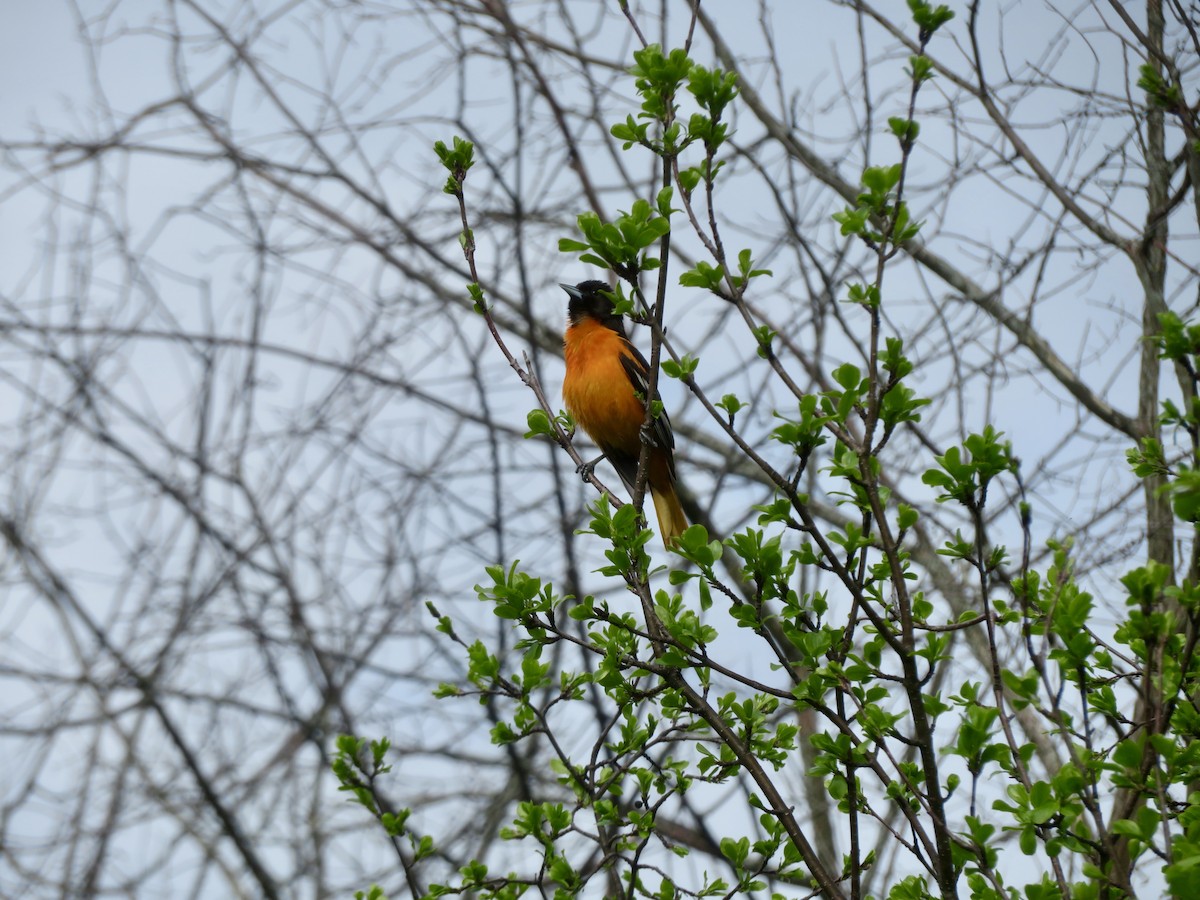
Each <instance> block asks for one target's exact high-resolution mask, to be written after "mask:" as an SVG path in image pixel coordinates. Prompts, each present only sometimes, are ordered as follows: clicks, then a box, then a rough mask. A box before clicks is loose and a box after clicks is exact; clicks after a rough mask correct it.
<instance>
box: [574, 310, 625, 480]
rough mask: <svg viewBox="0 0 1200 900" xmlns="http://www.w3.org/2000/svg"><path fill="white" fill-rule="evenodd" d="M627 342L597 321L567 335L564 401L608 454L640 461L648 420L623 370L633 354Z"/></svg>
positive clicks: (586, 321) (578, 326)
mask: <svg viewBox="0 0 1200 900" xmlns="http://www.w3.org/2000/svg"><path fill="white" fill-rule="evenodd" d="M626 348H627V344H626V341H625V339H624V338H622V337H621V336H620V335H619V334H617V333H616V332H615V331H613V330H612V329H611V328H606V327H605V326H604V325H602V324H601V323H600V322H598V321H596V320H595V319H592V318H586V319H583V320H582V321H580V322H578V323H577V324H575V325H572V326H571V327H570V329H568V331H567V340H566V346H565V350H564V355H565V358H566V363H567V371H566V375H565V377H564V378H563V401H564V402H565V403H566V405H567V409H568V410H570V412H571V415H572V416H574V417H575V421H576V422H578V423H579V426H580V427H581V428H583V430H584V431H586V432H587V433H588V434H589V435H590V436H591V438H592V440H593V441H595V442H596V444H597V446H599V447H600V449H601V450H603V451H605V452H606V453H607V452H609V451H611V450H616V451H618V452H619V453H621V454H624V455H630V456H634V457H636V456H637V454H638V452H639V449H640V446H641V438H640V436H639V431H640V429H641V426H642V421H643V420H644V418H645V408H644V407H643V405H642V401H641V400H639V399H638V397H637V396H636V394H635V393H634V387H633V384H632V382H630V380H629V376H628V375H627V374H626V372H625V369H624V367H623V366H622V365H621V357H623V356H624V357H629V356H630V355H631V354H630V353H629V351H628V350H627V349H626Z"/></svg>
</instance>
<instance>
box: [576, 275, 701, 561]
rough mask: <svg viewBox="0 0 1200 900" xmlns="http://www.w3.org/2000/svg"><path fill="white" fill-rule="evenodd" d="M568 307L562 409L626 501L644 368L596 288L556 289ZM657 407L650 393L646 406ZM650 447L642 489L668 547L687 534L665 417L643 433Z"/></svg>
mask: <svg viewBox="0 0 1200 900" xmlns="http://www.w3.org/2000/svg"><path fill="white" fill-rule="evenodd" d="M559 287H561V288H562V289H563V290H564V291H566V292H567V296H568V297H570V300H569V301H568V303H567V330H566V334H565V335H564V339H563V351H564V352H563V355H564V358H565V360H566V364H567V371H566V375H565V376H564V378H563V402H564V403H565V404H566V406H567V411H568V412H570V413H571V415H572V416H573V417H574V419H575V422H576V423H577V424H578V425H579V426H580V427H581V428H583V430H584V431H586V432H587V433H588V435H589V436H590V437H591V439H592V440H593V441H595V442H596V446H597V447H599V448H600V452H601V453H603V454H604V457H605V458H606V459H608V461H609V462H610V463H612V465H613V468H615V469H616V470H617V474H618V475H620V476H621V480H622V481H623V482H624V483H625V486H626V487H627V488H628V489H629V491H630V492H631V493H632V491H633V485H634V482H635V481H636V480H637V468H638V456H639V455H640V453H641V449H642V434H643V429H642V425H643V424H644V423H645V420H646V408H645V397H646V394H647V393H648V391H649V390H650V365H649V363H647V362H646V358H645V357H644V356H642V354H641V353H639V352H638V349H637V347H635V346H633V344H632V343H630V341H629V338H628V337H626V335H625V323H624V320H623V319H622V317H621V316H620V314H619V313H617V311H616V310H615V309H614V308H613V301H612V293H611V289H610V288H609V287H608V285H607V284H605V283H604V282H603V281H582V282H580V283H579V284H576V285H570V284H559ZM652 399H654V400H657V399H659V398H658V395H657V392H656V393H655V396H654V397H653V398H652ZM646 435H647V443H648V444H649V446H650V453H649V458H648V461H647V468H646V485H647V487H648V488H649V491H650V497H651V499H652V500H653V501H654V511H655V513H656V514H657V516H658V531H659V534H660V535H661V536H662V539H663V544H664V545H665V546H667V547H670V546H671V545H672V544H673V543H674V542H676V541H677V540H678V539H679V536H680V535H681V534H683V532H684V530H685V529H686V528H687V527H688V523H687V517H686V516H685V515H684V512H683V507H682V506H681V505H680V503H679V495H678V493H676V490H675V436H674V434H673V432H672V431H671V420H670V419H669V418H668V417H667V413H666V411H665V410H663V411H661V412H659V414H658V415H657V416H656V417H655V418H654V420H653V422H652V424H651V426H650V428H649V430H648V431H647V432H646Z"/></svg>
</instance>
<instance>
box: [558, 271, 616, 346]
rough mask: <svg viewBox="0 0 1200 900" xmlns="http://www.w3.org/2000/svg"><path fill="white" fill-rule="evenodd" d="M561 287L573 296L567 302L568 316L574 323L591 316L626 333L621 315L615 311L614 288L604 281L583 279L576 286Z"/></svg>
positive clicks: (564, 285) (569, 295)
mask: <svg viewBox="0 0 1200 900" xmlns="http://www.w3.org/2000/svg"><path fill="white" fill-rule="evenodd" d="M559 287H560V288H562V289H563V290H564V291H566V292H567V296H568V297H570V298H571V299H570V301H569V302H568V303H567V318H568V320H570V323H571V324H572V325H574V324H575V323H576V322H578V321H580V320H581V319H583V318H584V317H586V316H591V317H593V318H595V319H599V320H600V321H601V322H603V323H604V324H605V325H606V326H608V327H609V328H612V329H613V330H614V331H619V332H621V333H622V334H624V333H625V327H624V325H623V323H622V322H621V317H620V316H618V315H617V314H616V312H614V311H613V301H612V288H610V287H609V286H608V285H607V284H605V283H604V282H603V281H581V282H579V284H577V285H574V286H571V285H569V284H560V285H559Z"/></svg>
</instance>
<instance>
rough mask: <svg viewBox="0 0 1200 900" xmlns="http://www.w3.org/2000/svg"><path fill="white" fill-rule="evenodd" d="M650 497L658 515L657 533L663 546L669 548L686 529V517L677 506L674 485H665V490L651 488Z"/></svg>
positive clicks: (677, 496) (677, 498) (677, 499)
mask: <svg viewBox="0 0 1200 900" xmlns="http://www.w3.org/2000/svg"><path fill="white" fill-rule="evenodd" d="M650 497H651V499H653V500H654V511H655V513H657V514H658V533H659V534H661V535H662V539H663V544H664V545H665V546H667V547H670V546H671V544H672V543H674V542H675V541H676V540H678V538H679V536H680V535H681V534H683V532H684V529H686V528H687V527H688V522H687V516H685V515H684V514H683V507H682V506H680V505H679V495H678V494H676V493H675V485H673V484H671V485H667V488H666V490H659V489H658V488H655V487H651V488H650Z"/></svg>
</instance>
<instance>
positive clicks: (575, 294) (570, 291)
mask: <svg viewBox="0 0 1200 900" xmlns="http://www.w3.org/2000/svg"><path fill="white" fill-rule="evenodd" d="M558 286H559V287H560V288H562V289H563V290H564V291H566V292H567V296H568V297H570V298H571V299H572V300H578V299H580V298H581V297H582V296H583V294H581V293H580V292H579V288H577V287H575V285H573V284H562V283H561V282H560V283H559V285H558Z"/></svg>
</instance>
